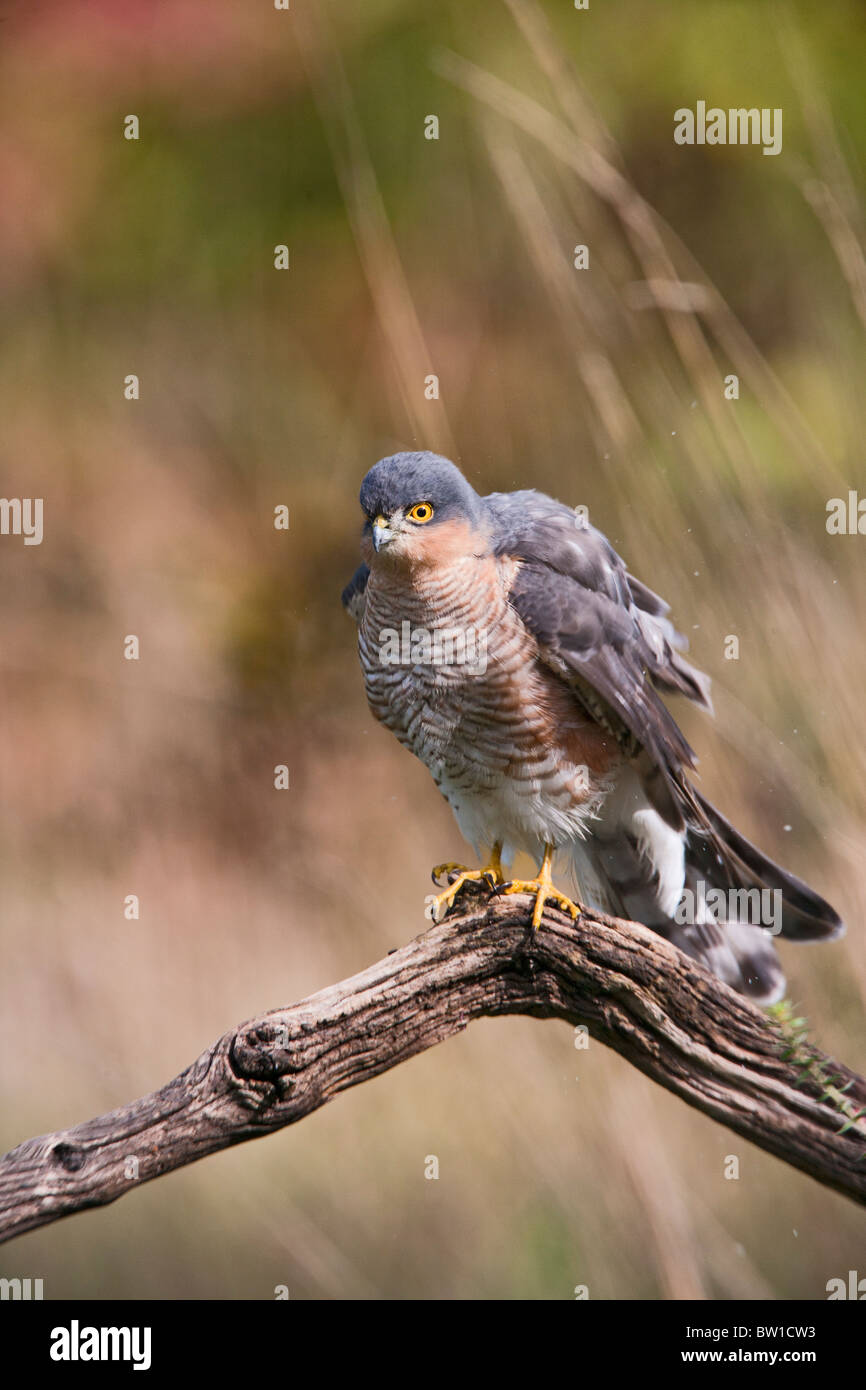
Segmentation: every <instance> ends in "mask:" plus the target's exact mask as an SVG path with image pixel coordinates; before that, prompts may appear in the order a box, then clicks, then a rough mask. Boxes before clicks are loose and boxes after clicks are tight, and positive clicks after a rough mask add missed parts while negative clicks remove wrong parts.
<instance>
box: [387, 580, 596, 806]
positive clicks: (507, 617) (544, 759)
mask: <svg viewBox="0 0 866 1390" xmlns="http://www.w3.org/2000/svg"><path fill="white" fill-rule="evenodd" d="M518 563H519V562H516V561H514V560H508V559H506V560H501V559H497V558H495V557H492V556H488V557H483V558H477V557H474V556H473V557H468V558H463V559H461V560H459V561H457V562H456V563H453V564H450V565H448V566H443V567H438V568H436V569H435V570H429V571H425V572H424V573H423V574H421V575H415V576H413V577H412V580H411V582H407V577H406V576H405V574H400V573H391V572H388V571H384V572H382V571H374V572H373V573H372V574H371V576H370V580H369V583H368V586H367V595H366V605H365V612H364V616H363V619H362V622H361V625H360V639H359V649H360V656H361V665H362V668H363V671H364V680H365V685H366V690H367V698H368V701H369V704H370V708H371V710H372V712H373V714H374V715H375V716H376V718H377V719H379V720H380V721H381V722H382V723H383V724H384V725H385V726H386V727H387V728H389V729H390V730H391V731H392V732H393V733H394V734H395V735H396V736H397V737H398V738H399V739H400V741H401V742H402V743H403V744H405V745H406V746H407V747H408V748H410V749H411V750H412V752H413V753H415V754H416V756H417V757H419V758H420V759H421V760H422V761H423V762H424V763H425V764H426V765H427V766H428V768H429V769H430V771H431V773H432V774H433V776H434V778H435V780H436V782H437V784H438V785H439V786H440V788H441V789H442V790H443V791H444V792H445V794H446V795H447V796H448V798H449V800H451V801H452V804H453V803H454V802H455V799H459V798H460V797H461V796H463V795H465V794H469V795H475V796H479V795H480V796H484V795H490V794H493V793H495V792H496V791H497V790H498V789H501V788H502V787H503V785H504V784H505V783H507V784H508V795H509V797H510V798H513V797H514V796H515V795H517V796H518V797H519V796H520V795H521V794H525V795H526V796H527V797H531V796H537V795H540V794H543V795H544V796H545V797H547V798H548V799H550V798H553V799H554V800H557V801H559V802H560V803H562V805H563V806H565V805H567V804H568V805H570V804H572V803H573V802H580V803H585V802H586V801H588V800H590V799H591V798H592V797H593V796H594V794H595V792H596V791H597V786H598V782H599V779H600V778H603V777H604V776H605V774H606V772H607V770H608V767H609V765H610V763H611V760H612V759H613V758H614V757H615V756H616V750H615V749H614V748H613V746H612V741H611V740H610V739H609V738H608V737H607V735H605V734H604V731H603V730H600V729H599V727H598V726H597V725H595V724H594V723H593V722H592V721H590V720H589V719H588V718H587V716H586V715H585V714H584V713H583V712H582V711H581V710H580V708H579V706H578V705H577V703H576V701H575V699H574V697H573V695H572V693H571V691H570V690H569V689H568V687H567V685H566V684H565V683H564V682H563V681H561V680H560V679H559V678H558V677H557V676H556V675H555V674H554V673H553V672H552V671H550V670H549V669H548V668H547V667H545V666H543V664H542V663H541V662H540V661H539V659H538V645H537V642H536V640H535V638H534V637H533V635H532V634H531V633H530V632H529V630H528V629H527V628H526V626H525V625H524V623H523V622H522V620H521V619H520V617H519V616H518V614H517V613H516V612H515V610H514V609H513V608H512V607H511V605H510V604H509V602H508V597H507V595H508V591H509V588H510V585H511V582H512V580H513V577H514V573H515V571H516V569H517V567H518Z"/></svg>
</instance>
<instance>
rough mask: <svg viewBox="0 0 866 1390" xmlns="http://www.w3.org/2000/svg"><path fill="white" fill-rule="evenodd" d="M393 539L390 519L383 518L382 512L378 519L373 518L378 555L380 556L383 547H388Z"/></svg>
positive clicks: (374, 539) (374, 540)
mask: <svg viewBox="0 0 866 1390" xmlns="http://www.w3.org/2000/svg"><path fill="white" fill-rule="evenodd" d="M393 539H394V532H393V531H392V530H391V526H390V524H389V522H388V518H387V517H386V516H382V514H381V512H380V513H379V515H378V516H377V517H374V518H373V545H374V547H375V549H376V553H377V554H378V553H379V551H380V550H381V549H382V546H383V545H387V544H388V542H389V541H392V540H393Z"/></svg>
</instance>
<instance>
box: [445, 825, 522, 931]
mask: <svg viewBox="0 0 866 1390" xmlns="http://www.w3.org/2000/svg"><path fill="white" fill-rule="evenodd" d="M501 855H502V841H501V840H497V842H496V844H495V845H494V846H493V848H492V850H491V851H490V859H489V860H488V862H487V863H486V864H485V865H484V867H483V868H481V869H467V867H466V865H465V864H437V865H436V867H435V869H434V870H433V874H432V878H433V882H434V883H438V882H439V879H440V878H441V876H442V875H443V874H450V873H456V878H453V879H452V880H451V882H450V883H449V884H448V887H447V888H446V889H445V890H444V892H442V893H439V894H437V895H436V897H431V898H430V899H429V901H428V904H427V916H428V917H429V918H430V920H431V921H433V922H441V921H442V918H443V917H444V916H445V914H446V912H447V911H448V909H449V908H450V907H453V906H454V903H455V902H456V900H457V897H458V896H459V894H460V892H461V890H462V888H463V885H464V884H465V883H486V884H487V885H488V887H490V888H497V887H499V885H500V884H502V883H504V882H505V876H504V874H503V872H502V859H501Z"/></svg>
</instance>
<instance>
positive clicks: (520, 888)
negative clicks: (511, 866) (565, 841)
mask: <svg viewBox="0 0 866 1390" xmlns="http://www.w3.org/2000/svg"><path fill="white" fill-rule="evenodd" d="M552 859H553V845H545V846H544V859H543V861H542V864H541V868H540V869H539V870H538V877H537V878H533V879H525V878H514V879H511V880H509V882H508V883H503V884H501V885H500V886H499V887H498V888H497V889H496V890H495V891H496V892H497V893H503V894H504V893H528V894H530V895H532V894H533V893H534V894H535V906H534V908H533V909H532V930H533V931H537V930H538V928H539V927H540V926H541V919H542V916H543V915H544V905H545V903H548V902H552V903H555V904H556V906H557V907H559V908H561V909H562V911H563V912H567V913H568V914H569V916H570V917H571V918H572V920H573V921H575V922H576V921H577V919H578V917H579V916H580V913H581V909H580V907H579V906H578V904H577V903H575V902H572V900H571V898H569V897H566V895H565V893H560V891H559V889H558V888H554V886H553V879H552V877H551V872H550V865H551V861H552Z"/></svg>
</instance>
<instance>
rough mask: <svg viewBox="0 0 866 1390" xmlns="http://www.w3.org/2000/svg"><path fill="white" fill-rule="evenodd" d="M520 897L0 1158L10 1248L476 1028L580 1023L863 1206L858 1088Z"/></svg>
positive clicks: (731, 1007)
mask: <svg viewBox="0 0 866 1390" xmlns="http://www.w3.org/2000/svg"><path fill="white" fill-rule="evenodd" d="M528 903H529V900H528V899H523V898H518V897H511V898H508V899H503V898H498V899H493V900H491V901H490V902H486V901H483V900H482V899H480V898H479V899H477V900H475V901H472V900H470V901H469V903H468V905H467V906H462V907H461V911H460V913H459V915H452V916H451V917H449V919H448V920H447V921H446V922H444V923H442V924H441V925H439V926H435V927H433V928H432V929H431V930H430V931H427V932H425V933H424V934H423V935H422V936H419V937H417V938H416V939H415V940H414V941H411V942H409V944H408V945H407V946H404V947H402V948H401V949H400V950H398V951H394V952H392V953H391V954H390V955H388V956H386V958H385V959H384V960H382V961H380V962H379V963H378V964H376V965H373V966H371V967H370V968H369V969H368V970H364V971H363V972H362V973H361V974H359V975H355V976H353V977H352V978H351V979H349V980H345V981H343V982H342V983H341V984H337V985H332V986H331V987H330V988H328V989H324V990H321V991H320V992H319V993H318V994H314V995H312V996H310V998H308V999H305V1000H303V1001H302V1002H301V1003H299V1004H295V1005H294V1006H293V1007H291V1008H286V1009H279V1010H276V1011H275V1012H273V1013H269V1014H265V1015H263V1017H261V1018H258V1019H254V1020H253V1021H252V1022H250V1023H245V1024H244V1025H243V1026H242V1027H240V1028H238V1029H237V1030H235V1031H233V1032H229V1033H226V1034H225V1035H224V1036H223V1037H222V1038H220V1040H219V1041H218V1042H217V1043H215V1044H214V1046H213V1047H211V1048H209V1050H208V1051H207V1052H204V1053H203V1054H202V1055H201V1057H199V1059H198V1061H196V1062H194V1063H193V1065H192V1066H191V1067H188V1068H187V1070H186V1071H185V1072H183V1073H182V1075H180V1076H178V1077H176V1078H175V1079H174V1080H173V1081H170V1082H169V1083H168V1085H167V1086H163V1087H162V1088H161V1089H160V1090H158V1091H154V1092H153V1093H152V1094H151V1095H148V1096H145V1097H143V1098H142V1099H141V1100H137V1101H133V1102H132V1104H130V1105H126V1106H123V1107H122V1108H121V1109H119V1110H113V1111H111V1113H110V1114H108V1115H102V1116H100V1117H99V1118H98V1119H95V1120H90V1121H88V1122H87V1123H86V1124H81V1125H77V1126H75V1128H73V1129H68V1130H63V1131H59V1132H57V1133H55V1134H47V1135H43V1136H42V1137H41V1138H38V1139H31V1140H28V1141H27V1142H26V1143H24V1144H21V1145H19V1146H18V1148H16V1149H13V1150H12V1151H11V1152H10V1153H8V1154H6V1156H5V1157H4V1158H2V1159H0V1239H9V1238H10V1237H12V1236H15V1235H20V1234H21V1233H22V1232H23V1231H28V1230H31V1229H32V1228H34V1227H36V1226H42V1225H45V1224H47V1223H48V1222H51V1221H56V1220H57V1219H58V1218H59V1217H61V1216H66V1215H68V1214H70V1213H72V1212H76V1211H81V1210H83V1209H84V1208H87V1207H93V1206H103V1205H105V1204H107V1203H109V1202H113V1201H114V1200H115V1199H116V1198H117V1197H120V1196H121V1195H122V1194H123V1193H124V1192H128V1191H129V1189H130V1188H132V1187H135V1186H137V1185H138V1184H139V1183H142V1182H149V1181H150V1180H151V1179H152V1178H157V1177H160V1176H161V1174H163V1173H168V1172H171V1171H172V1170H173V1169H175V1168H180V1167H183V1165H184V1164H187V1163H192V1162H194V1161H195V1160H196V1159H199V1158H204V1156H205V1155H206V1154H210V1153H215V1152H216V1151H217V1150H219V1149H224V1148H227V1147H228V1146H229V1145H230V1144H238V1143H241V1142H242V1141H244V1140H246V1139H255V1138H258V1137H259V1136H260V1135H264V1134H270V1133H271V1132H272V1131H273V1130H277V1129H281V1128H282V1127H283V1126H284V1125H289V1124H294V1122H295V1121H296V1120H300V1119H302V1118H303V1117H304V1116H305V1115H309V1114H310V1113H311V1111H313V1110H316V1109H317V1108H318V1107H319V1106H320V1105H324V1104H325V1102H326V1101H328V1100H331V1099H332V1098H333V1097H334V1096H336V1095H338V1094H339V1093H340V1092H341V1091H344V1090H346V1089H347V1088H348V1087H350V1086H356V1085H358V1084H359V1083H360V1082H362V1081H368V1080H369V1079H370V1078H371V1077H374V1076H378V1075H380V1073H382V1072H384V1071H387V1070H388V1069H389V1068H390V1067H393V1066H396V1065H397V1063H398V1062H404V1061H406V1060H407V1059H408V1058H409V1057H413V1056H414V1055H415V1054H416V1053H418V1052H422V1051H424V1049H425V1048H428V1047H432V1046H433V1045H434V1044H435V1043H439V1042H443V1041H444V1040H445V1039H446V1038H449V1037H451V1036H452V1035H453V1034H454V1033H458V1032H460V1031H461V1030H462V1029H464V1028H466V1027H467V1025H468V1024H469V1023H471V1022H472V1021H473V1019H476V1018H481V1017H484V1016H488V1017H490V1016H495V1015H502V1014H530V1015H532V1016H533V1017H535V1018H562V1019H566V1020H568V1022H569V1023H572V1024H585V1025H586V1027H587V1029H588V1031H589V1033H590V1035H591V1036H592V1037H593V1038H596V1039H598V1041H599V1042H602V1043H605V1044H606V1045H607V1046H609V1047H612V1048H614V1049H615V1050H616V1051H617V1052H619V1053H620V1054H621V1055H622V1056H623V1057H625V1058H626V1060H627V1061H629V1062H631V1063H632V1064H633V1065H634V1066H636V1067H638V1068H640V1070H641V1071H643V1072H645V1073H646V1075H647V1076H650V1077H652V1079H653V1080H654V1081H657V1082H659V1084H660V1085H662V1086H665V1087H667V1089H668V1090H670V1091H673V1092H674V1093H675V1094H676V1095H678V1096H681V1097H682V1098H683V1100H685V1101H687V1102H688V1104H690V1105H693V1106H695V1107H696V1108H697V1109H699V1110H702V1111H703V1112H704V1113H705V1114H707V1115H710V1116H712V1118H713V1119H714V1120H717V1121H719V1122H720V1123H721V1124H724V1125H727V1126H728V1127H729V1128H730V1129H732V1130H734V1131H735V1132H736V1133H737V1134H740V1135H743V1136H744V1137H745V1138H747V1139H750V1140H751V1141H752V1142H753V1143H754V1144H757V1145H758V1146H759V1147H760V1148H763V1149H766V1150H768V1151H769V1152H770V1153H772V1154H775V1155H776V1156H777V1157H778V1158H781V1159H782V1160H783V1161H784V1162H786V1163H789V1164H792V1165H793V1166H794V1167H796V1168H800V1169H802V1170H803V1172H805V1173H809V1174H811V1176H812V1177H814V1178H816V1179H817V1180H818V1181H819V1182H821V1183H825V1184H826V1185H827V1186H828V1187H833V1188H835V1189H836V1190H837V1191H839V1192H842V1193H845V1194H846V1195H847V1196H849V1197H852V1198H854V1200H855V1201H859V1202H863V1203H866V1122H864V1121H863V1120H860V1119H858V1118H857V1115H858V1111H859V1110H861V1109H862V1108H863V1107H864V1106H866V1081H864V1079H863V1078H862V1077H859V1076H857V1075H855V1074H854V1073H852V1072H851V1071H849V1070H848V1069H847V1068H846V1067H843V1066H841V1065H839V1064H838V1063H836V1062H833V1061H831V1060H830V1059H829V1058H827V1057H825V1056H823V1054H821V1053H819V1052H818V1051H817V1050H816V1049H814V1048H811V1047H810V1046H808V1045H806V1044H804V1043H800V1044H799V1046H798V1047H797V1048H796V1050H795V1055H794V1056H786V1055H785V1054H786V1052H788V1053H790V1050H791V1048H790V1042H789V1040H786V1039H785V1037H783V1035H782V1033H781V1031H780V1028H779V1025H778V1023H777V1022H776V1021H775V1020H773V1019H772V1018H770V1017H768V1016H767V1015H766V1014H765V1013H763V1012H762V1011H761V1010H759V1009H757V1008H755V1007H754V1006H753V1005H752V1004H751V1003H749V1001H748V1000H746V999H744V998H742V997H741V996H740V995H738V994H735V993H734V992H733V990H731V989H728V987H727V986H726V985H723V984H721V983H720V982H719V981H718V980H716V979H714V978H713V976H711V975H709V974H708V973H707V972H706V971H705V970H704V969H703V967H702V966H700V965H698V964H696V963H695V962H693V961H691V960H690V959H689V958H688V957H687V956H685V955H683V954H682V953H681V952H679V951H678V950H676V949H675V948H674V947H673V946H671V945H670V944H669V943H668V942H666V941H664V940H662V938H660V937H659V936H657V935H656V934H655V933H653V932H651V931H649V930H647V928H645V927H642V926H639V925H637V924H635V923H633V922H623V921H619V920H617V919H614V918H608V917H603V916H601V915H592V916H590V915H584V916H582V917H581V918H580V919H579V920H578V922H577V923H572V922H571V921H570V919H568V918H567V917H564V916H562V915H561V914H560V913H559V912H557V911H556V910H554V909H549V910H548V911H546V912H545V916H544V921H543V923H542V927H541V929H540V930H539V931H538V932H536V933H535V934H534V935H533V934H532V933H531V932H530V931H529V929H528V921H529V915H528V910H527V904H528Z"/></svg>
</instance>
